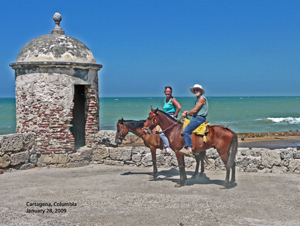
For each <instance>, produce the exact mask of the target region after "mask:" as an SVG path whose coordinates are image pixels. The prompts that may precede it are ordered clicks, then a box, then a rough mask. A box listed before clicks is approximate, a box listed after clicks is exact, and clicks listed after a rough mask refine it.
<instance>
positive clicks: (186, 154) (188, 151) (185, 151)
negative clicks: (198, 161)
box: [179, 147, 194, 157]
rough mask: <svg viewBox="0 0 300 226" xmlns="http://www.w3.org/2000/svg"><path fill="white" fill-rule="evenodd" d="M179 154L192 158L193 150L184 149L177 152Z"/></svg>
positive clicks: (189, 148)
mask: <svg viewBox="0 0 300 226" xmlns="http://www.w3.org/2000/svg"><path fill="white" fill-rule="evenodd" d="M179 153H180V154H182V155H185V156H189V157H193V156H194V154H193V150H192V148H191V147H184V148H182V149H181V150H180V151H179Z"/></svg>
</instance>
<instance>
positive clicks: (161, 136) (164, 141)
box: [159, 112, 175, 148]
mask: <svg viewBox="0 0 300 226" xmlns="http://www.w3.org/2000/svg"><path fill="white" fill-rule="evenodd" d="M174 113H175V112H174ZM174 113H173V112H172V113H167V114H169V115H170V116H172V117H173V115H174ZM161 131H162V129H160V130H159V132H161ZM159 136H160V138H161V139H162V141H163V143H164V146H165V148H167V147H170V144H169V140H168V138H167V137H166V135H165V134H164V133H160V134H159Z"/></svg>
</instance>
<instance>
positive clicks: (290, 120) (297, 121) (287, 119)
mask: <svg viewBox="0 0 300 226" xmlns="http://www.w3.org/2000/svg"><path fill="white" fill-rule="evenodd" d="M267 119H268V120H269V121H271V122H275V123H284V124H299V125H300V118H293V117H285V118H271V117H269V118H267Z"/></svg>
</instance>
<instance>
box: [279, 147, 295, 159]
mask: <svg viewBox="0 0 300 226" xmlns="http://www.w3.org/2000/svg"><path fill="white" fill-rule="evenodd" d="M280 158H281V159H282V160H283V159H290V158H293V151H292V150H291V149H286V150H282V151H281V152H280Z"/></svg>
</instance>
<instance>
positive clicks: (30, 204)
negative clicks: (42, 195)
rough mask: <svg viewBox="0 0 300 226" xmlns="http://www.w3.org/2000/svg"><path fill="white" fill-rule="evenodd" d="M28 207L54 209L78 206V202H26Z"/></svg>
mask: <svg viewBox="0 0 300 226" xmlns="http://www.w3.org/2000/svg"><path fill="white" fill-rule="evenodd" d="M26 206H31V207H33V206H38V207H44V206H45V207H52V206H77V203H76V202H53V203H50V202H26Z"/></svg>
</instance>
